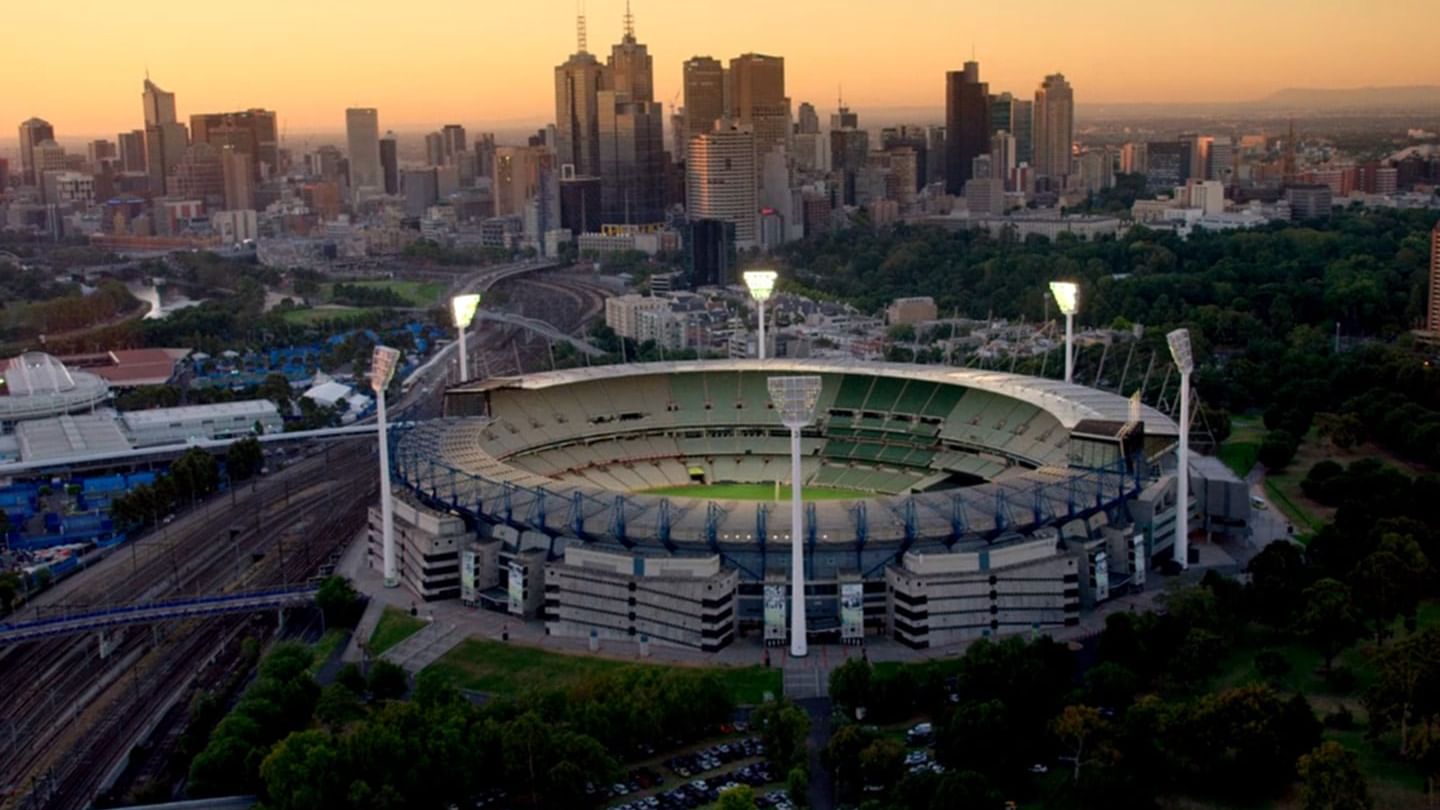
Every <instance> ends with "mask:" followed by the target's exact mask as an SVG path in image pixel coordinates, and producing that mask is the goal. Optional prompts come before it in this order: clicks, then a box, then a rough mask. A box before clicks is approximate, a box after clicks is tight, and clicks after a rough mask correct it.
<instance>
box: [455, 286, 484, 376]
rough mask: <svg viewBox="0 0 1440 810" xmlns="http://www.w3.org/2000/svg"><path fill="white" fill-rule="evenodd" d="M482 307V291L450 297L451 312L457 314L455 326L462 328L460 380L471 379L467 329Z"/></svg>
mask: <svg viewBox="0 0 1440 810" xmlns="http://www.w3.org/2000/svg"><path fill="white" fill-rule="evenodd" d="M479 307H480V293H468V294H466V295H457V296H455V297H454V298H451V299H450V312H451V313H452V314H453V315H454V316H455V328H456V329H458V330H460V380H459V382H461V383H464V382H466V381H468V380H469V379H470V361H469V360H468V359H467V358H466V356H465V342H466V341H465V330H467V329H469V328H470V323H471V322H472V321H474V320H475V310H476V309H478V308H479Z"/></svg>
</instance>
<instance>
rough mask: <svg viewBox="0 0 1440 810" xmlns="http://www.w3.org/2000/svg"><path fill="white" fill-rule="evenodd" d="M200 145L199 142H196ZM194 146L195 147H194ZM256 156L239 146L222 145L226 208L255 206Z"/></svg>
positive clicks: (246, 208) (240, 208)
mask: <svg viewBox="0 0 1440 810" xmlns="http://www.w3.org/2000/svg"><path fill="white" fill-rule="evenodd" d="M196 145H197V146H198V145H199V144H198V142H197V144H196ZM192 148H193V147H192ZM254 160H255V159H254V157H253V156H252V155H250V154H249V153H248V152H243V151H241V150H240V149H239V148H238V147H235V146H231V145H229V144H226V145H225V146H222V147H220V172H221V175H222V177H223V180H224V184H225V210H226V211H245V210H253V209H254V208H255V169H254V168H253V167H252V165H251V164H252V163H254Z"/></svg>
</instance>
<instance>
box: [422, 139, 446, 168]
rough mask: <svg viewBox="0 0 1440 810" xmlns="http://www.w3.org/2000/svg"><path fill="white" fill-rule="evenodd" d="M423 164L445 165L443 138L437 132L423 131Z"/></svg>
mask: <svg viewBox="0 0 1440 810" xmlns="http://www.w3.org/2000/svg"><path fill="white" fill-rule="evenodd" d="M425 165H426V166H444V165H445V139H444V137H443V136H441V135H440V133H438V132H427V133H425Z"/></svg>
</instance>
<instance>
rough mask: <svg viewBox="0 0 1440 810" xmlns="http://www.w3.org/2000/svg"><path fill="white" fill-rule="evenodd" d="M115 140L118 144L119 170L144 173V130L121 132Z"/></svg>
mask: <svg viewBox="0 0 1440 810" xmlns="http://www.w3.org/2000/svg"><path fill="white" fill-rule="evenodd" d="M115 140H116V142H117V143H118V144H119V153H120V168H121V169H122V170H124V171H127V172H143V171H145V130H143V129H136V130H131V131H130V132H122V133H120V134H119V135H118V136H116V138H115Z"/></svg>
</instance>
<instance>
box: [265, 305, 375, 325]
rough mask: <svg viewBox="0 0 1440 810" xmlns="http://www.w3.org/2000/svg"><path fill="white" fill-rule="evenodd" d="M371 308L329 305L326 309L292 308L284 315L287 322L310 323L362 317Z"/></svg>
mask: <svg viewBox="0 0 1440 810" xmlns="http://www.w3.org/2000/svg"><path fill="white" fill-rule="evenodd" d="M368 311H369V310H365V309H360V308H359V307H327V308H325V309H292V310H290V311H289V312H286V313H285V314H284V315H282V316H281V317H283V318H284V319H285V321H286V323H293V324H299V325H302V326H304V325H308V324H312V323H320V322H321V321H350V320H354V319H355V318H358V317H360V316H361V315H362V314H364V313H366V312H368Z"/></svg>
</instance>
